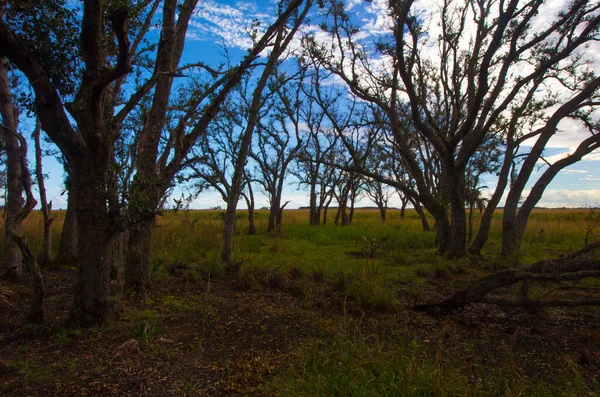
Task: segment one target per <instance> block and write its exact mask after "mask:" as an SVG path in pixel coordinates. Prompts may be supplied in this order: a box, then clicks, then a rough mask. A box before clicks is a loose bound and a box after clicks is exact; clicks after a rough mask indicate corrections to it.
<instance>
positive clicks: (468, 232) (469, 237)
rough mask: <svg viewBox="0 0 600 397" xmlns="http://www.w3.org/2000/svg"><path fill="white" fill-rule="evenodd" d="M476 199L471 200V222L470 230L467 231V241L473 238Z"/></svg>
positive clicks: (469, 223) (469, 224)
mask: <svg viewBox="0 0 600 397" xmlns="http://www.w3.org/2000/svg"><path fill="white" fill-rule="evenodd" d="M473 207H474V201H473V200H469V222H468V231H467V241H468V242H471V239H472V238H473V209H474V208H473Z"/></svg>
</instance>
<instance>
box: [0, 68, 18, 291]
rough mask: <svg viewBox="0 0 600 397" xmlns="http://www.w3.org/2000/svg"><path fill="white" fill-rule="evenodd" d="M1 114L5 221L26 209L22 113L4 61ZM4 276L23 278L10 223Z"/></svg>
mask: <svg viewBox="0 0 600 397" xmlns="http://www.w3.org/2000/svg"><path fill="white" fill-rule="evenodd" d="M0 113H1V114H2V123H3V124H2V127H3V128H2V135H3V137H4V147H5V151H6V201H5V207H4V211H5V218H9V217H14V216H15V215H16V214H17V213H18V212H19V211H20V210H21V208H22V207H23V186H22V184H21V165H20V164H21V163H20V158H21V151H20V150H19V140H18V139H17V136H16V135H15V134H16V133H17V127H18V120H19V113H18V111H17V109H15V107H14V105H13V102H12V98H11V95H10V88H9V82H8V73H7V70H6V68H5V67H4V59H3V58H0ZM21 222H22V221H20V220H19V221H17V222H16V223H15V224H14V228H13V231H14V233H15V234H16V235H21ZM4 229H5V233H4V271H3V272H2V273H3V274H4V276H5V277H6V278H8V279H13V280H18V279H20V278H21V277H22V276H23V258H22V255H21V250H20V249H19V246H18V245H17V243H16V242H15V241H14V240H13V239H12V238H11V236H10V233H9V230H8V223H7V222H5V223H4Z"/></svg>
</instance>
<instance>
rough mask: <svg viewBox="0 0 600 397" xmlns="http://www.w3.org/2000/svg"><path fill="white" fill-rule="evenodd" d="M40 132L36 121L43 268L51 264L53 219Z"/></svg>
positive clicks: (36, 162) (35, 136)
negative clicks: (47, 190)
mask: <svg viewBox="0 0 600 397" xmlns="http://www.w3.org/2000/svg"><path fill="white" fill-rule="evenodd" d="M40 132H41V131H40V121H39V120H38V119H36V126H35V131H34V133H33V139H34V142H35V175H36V179H37V182H38V190H39V192H40V204H41V207H42V215H43V216H44V244H43V247H42V254H41V256H40V260H39V262H40V264H41V265H42V266H44V265H50V264H51V263H52V223H53V222H54V218H52V201H51V202H49V203H48V200H47V198H46V185H45V183H44V172H43V169H42V147H41V145H40Z"/></svg>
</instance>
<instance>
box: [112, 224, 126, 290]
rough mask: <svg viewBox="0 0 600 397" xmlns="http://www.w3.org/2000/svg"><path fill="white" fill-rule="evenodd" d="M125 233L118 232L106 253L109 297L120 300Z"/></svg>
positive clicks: (123, 273)
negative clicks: (108, 266)
mask: <svg viewBox="0 0 600 397" xmlns="http://www.w3.org/2000/svg"><path fill="white" fill-rule="evenodd" d="M127 234H128V233H127V232H126V231H118V232H116V233H115V236H114V237H113V238H112V239H111V245H110V249H109V253H108V258H109V261H110V295H111V296H112V297H113V298H120V297H121V296H122V295H123V289H124V286H125V260H124V259H125V254H126V250H125V247H126V246H127Z"/></svg>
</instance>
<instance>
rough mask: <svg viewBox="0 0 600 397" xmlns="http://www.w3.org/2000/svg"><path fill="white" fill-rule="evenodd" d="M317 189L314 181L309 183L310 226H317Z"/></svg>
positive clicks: (318, 216) (318, 221)
mask: <svg viewBox="0 0 600 397" xmlns="http://www.w3.org/2000/svg"><path fill="white" fill-rule="evenodd" d="M316 190H317V187H316V181H311V185H310V204H309V211H310V213H309V222H310V225H311V226H319V223H320V219H319V218H320V214H319V211H318V209H317V192H316Z"/></svg>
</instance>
